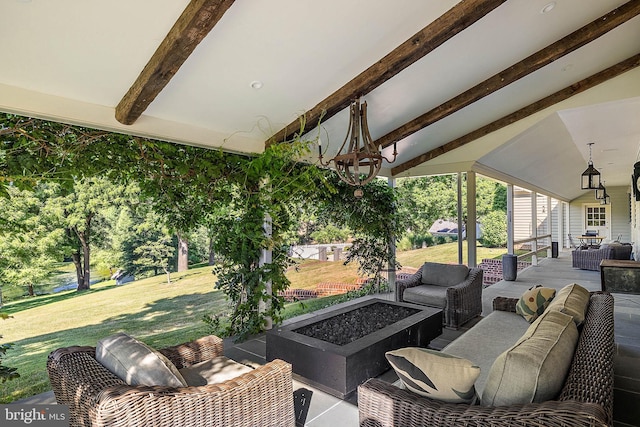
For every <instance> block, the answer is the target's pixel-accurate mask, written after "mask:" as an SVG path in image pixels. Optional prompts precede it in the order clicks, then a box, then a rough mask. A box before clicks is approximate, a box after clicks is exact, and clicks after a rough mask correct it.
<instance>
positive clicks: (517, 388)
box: [481, 311, 578, 406]
mask: <svg viewBox="0 0 640 427" xmlns="http://www.w3.org/2000/svg"><path fill="white" fill-rule="evenodd" d="M577 342H578V329H577V327H576V324H575V323H574V322H573V318H572V317H571V316H569V315H567V314H564V313H560V312H559V311H546V312H545V313H543V314H542V316H540V317H538V319H536V321H534V322H533V323H532V324H531V326H530V327H529V329H527V332H525V334H524V335H523V336H522V337H521V338H520V339H519V340H518V342H517V343H516V344H515V345H514V346H513V347H512V348H510V349H509V350H507V351H505V352H504V353H502V354H501V355H500V356H498V358H497V359H496V361H495V362H494V364H493V366H491V370H490V371H489V377H488V378H487V383H486V384H485V388H484V391H483V393H482V402H481V403H482V405H483V406H503V405H518V404H525V403H532V402H544V401H546V400H551V399H555V398H556V396H557V395H558V394H559V393H560V391H561V389H562V385H563V383H564V379H565V378H566V376H567V373H568V371H569V367H570V365H571V360H572V359H573V353H574V351H575V347H576V344H577Z"/></svg>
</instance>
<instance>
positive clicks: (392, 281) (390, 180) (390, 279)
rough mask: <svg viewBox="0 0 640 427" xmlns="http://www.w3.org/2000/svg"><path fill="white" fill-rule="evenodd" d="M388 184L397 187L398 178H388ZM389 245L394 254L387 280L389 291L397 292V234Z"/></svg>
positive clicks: (388, 267)
mask: <svg viewBox="0 0 640 427" xmlns="http://www.w3.org/2000/svg"><path fill="white" fill-rule="evenodd" d="M387 185H388V186H389V187H391V188H395V187H396V179H395V178H388V179H387ZM389 246H390V248H389V249H390V250H391V253H392V254H393V259H392V261H391V262H390V263H389V265H388V266H387V282H388V283H389V291H390V292H395V289H396V236H391V239H390V240H389Z"/></svg>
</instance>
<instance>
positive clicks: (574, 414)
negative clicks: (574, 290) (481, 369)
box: [358, 294, 615, 427]
mask: <svg viewBox="0 0 640 427" xmlns="http://www.w3.org/2000/svg"><path fill="white" fill-rule="evenodd" d="M516 302H517V298H516V299H513V298H500V301H499V304H498V305H502V307H498V306H496V301H495V300H494V309H504V310H507V311H515V303H516ZM613 326H614V320H613V297H612V296H611V295H608V294H594V295H593V296H592V297H591V303H590V304H589V309H588V311H587V316H586V319H585V321H584V323H583V327H582V332H581V333H580V338H579V340H578V345H577V348H576V351H575V354H574V358H573V362H572V364H571V368H570V370H569V374H568V375H567V377H566V379H565V382H564V386H563V388H562V391H561V392H560V395H559V396H558V397H557V398H556V399H555V400H548V401H545V402H541V403H529V404H522V405H511V406H499V407H494V406H480V405H469V404H463V403H445V402H441V401H437V400H433V399H429V398H427V397H422V396H419V395H417V394H416V393H412V392H410V391H408V390H406V389H400V388H398V387H396V386H394V385H393V384H389V383H386V382H384V381H381V380H379V379H377V378H373V379H370V380H368V381H367V382H365V383H364V384H362V385H361V386H359V387H358V410H359V414H360V427H399V426H402V427H418V426H469V427H472V426H478V427H479V426H513V427H516V426H518V427H522V426H532V427H533V426H536V427H542V426H550V427H551V426H553V427H560V426H572V427H576V426H585V427H587V426H591V427H594V426H602V427H605V426H611V425H612V423H613V359H614V353H615V342H614V330H613Z"/></svg>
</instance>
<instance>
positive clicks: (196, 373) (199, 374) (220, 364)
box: [180, 356, 253, 387]
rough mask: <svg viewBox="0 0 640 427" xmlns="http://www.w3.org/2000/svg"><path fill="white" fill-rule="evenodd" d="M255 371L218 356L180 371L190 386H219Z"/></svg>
mask: <svg viewBox="0 0 640 427" xmlns="http://www.w3.org/2000/svg"><path fill="white" fill-rule="evenodd" d="M252 370H253V369H252V368H250V367H249V366H246V365H243V364H241V363H238V362H234V361H233V360H231V359H228V358H226V357H224V356H218V357H215V358H213V359H210V360H205V361H204V362H200V363H196V364H195V365H193V366H190V367H188V368H182V369H180V374H182V377H183V378H184V379H185V381H186V382H187V385H189V386H196V387H197V386H203V385H207V384H218V383H221V382H224V381H227V380H230V379H233V378H235V377H237V376H239V375H242V374H244V373H247V372H251V371H252Z"/></svg>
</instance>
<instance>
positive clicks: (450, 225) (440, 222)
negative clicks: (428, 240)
mask: <svg viewBox="0 0 640 427" xmlns="http://www.w3.org/2000/svg"><path fill="white" fill-rule="evenodd" d="M429 233H431V235H432V236H444V237H455V238H457V237H458V223H457V222H453V221H448V220H446V219H437V220H436V221H435V222H434V223H433V225H431V228H429ZM466 237H467V233H466V230H465V228H464V226H463V227H462V238H463V239H465V238H466ZM476 237H477V238H478V239H480V238H481V237H482V230H481V228H480V224H478V223H476Z"/></svg>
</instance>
